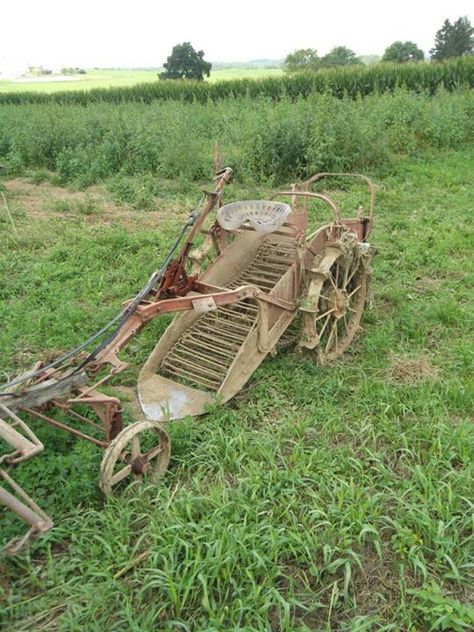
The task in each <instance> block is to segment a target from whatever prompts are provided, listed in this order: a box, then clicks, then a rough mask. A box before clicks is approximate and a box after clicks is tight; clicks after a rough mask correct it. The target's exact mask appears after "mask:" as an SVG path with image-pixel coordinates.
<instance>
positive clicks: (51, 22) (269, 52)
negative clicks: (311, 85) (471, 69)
mask: <svg viewBox="0 0 474 632" xmlns="http://www.w3.org/2000/svg"><path fill="white" fill-rule="evenodd" d="M1 4H2V7H1V25H2V29H1V33H0V58H3V59H5V58H8V59H10V60H11V61H13V62H15V63H20V64H26V63H27V64H35V65H36V64H37V65H39V64H43V65H45V66H55V67H56V66H84V67H93V66H98V67H110V66H123V67H133V66H160V65H161V64H162V63H163V62H164V61H166V57H167V55H169V53H170V51H171V48H172V46H173V45H174V44H176V43H179V42H183V41H190V42H191V43H192V44H193V46H194V47H195V48H196V49H203V50H204V52H205V58H206V59H208V60H210V61H246V60H250V59H262V58H266V59H268V58H271V59H278V58H282V57H285V56H286V55H287V54H288V53H289V52H291V51H293V50H295V49H296V48H316V49H317V51H318V53H319V54H325V53H326V52H327V51H328V50H330V49H331V48H332V47H334V46H337V45H345V46H348V47H349V48H352V49H353V50H354V51H355V52H356V53H358V54H381V53H383V51H384V49H385V48H386V46H388V45H389V44H391V43H392V42H393V41H395V40H412V41H414V42H416V43H417V44H418V45H419V46H420V48H422V49H423V50H424V51H425V52H427V51H428V50H429V49H430V48H431V47H432V46H433V40H434V34H435V32H436V31H437V30H438V28H440V26H441V25H442V23H443V21H444V20H445V19H446V18H449V19H450V20H454V19H457V18H458V17H460V16H463V15H467V16H468V17H469V18H470V19H471V21H474V20H473V16H472V14H473V10H472V6H473V2H472V0H471V1H468V0H450V1H449V2H448V1H446V0H444V1H440V0H431V1H430V0H395V1H392V2H387V1H384V0H379V1H373V0H354V1H350V0H342V1H341V0H333V1H332V2H331V1H330V0H329V1H328V0H324V1H319V2H318V1H316V0H291V1H288V2H284V1H283V2H280V3H278V2H277V0H234V1H231V2H225V1H223V0H220V1H216V0H195V1H188V0H174V1H173V0H165V1H160V0H127V1H123V0H81V1H78V0H74V1H72V0H3V1H2V3H1Z"/></svg>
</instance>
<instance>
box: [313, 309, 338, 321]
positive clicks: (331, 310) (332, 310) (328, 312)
mask: <svg viewBox="0 0 474 632" xmlns="http://www.w3.org/2000/svg"><path fill="white" fill-rule="evenodd" d="M335 310H336V308H335V307H332V308H331V309H330V310H328V311H327V312H325V313H324V314H321V316H318V317H317V318H316V320H315V321H314V322H315V323H317V322H318V320H321V318H324V317H325V316H327V315H328V314H330V313H331V312H334V311H335Z"/></svg>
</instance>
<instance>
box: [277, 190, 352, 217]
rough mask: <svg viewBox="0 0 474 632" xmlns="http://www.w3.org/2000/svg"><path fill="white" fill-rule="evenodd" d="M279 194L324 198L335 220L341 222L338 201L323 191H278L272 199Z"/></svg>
mask: <svg viewBox="0 0 474 632" xmlns="http://www.w3.org/2000/svg"><path fill="white" fill-rule="evenodd" d="M304 184H306V183H304ZM279 195H290V196H291V197H293V196H301V197H306V198H308V197H312V198H317V199H318V200H322V201H323V202H325V203H326V204H328V206H330V207H331V210H332V212H333V214H334V221H335V222H336V223H337V224H340V223H341V211H340V210H339V207H338V206H337V205H336V203H335V202H334V201H333V200H331V198H330V197H328V196H327V195H323V194H322V193H313V191H297V190H296V189H295V190H294V191H278V192H277V193H275V194H274V195H272V197H271V198H270V199H272V200H273V199H274V198H276V197H277V196H279Z"/></svg>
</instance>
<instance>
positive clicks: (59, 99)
mask: <svg viewBox="0 0 474 632" xmlns="http://www.w3.org/2000/svg"><path fill="white" fill-rule="evenodd" d="M462 86H467V87H471V88H472V87H474V57H462V58H456V59H453V60H451V61H447V62H443V63H428V62H426V63H412V64H376V65H374V66H369V67H367V66H356V67H354V66H351V67H349V68H332V69H326V70H320V71H318V72H316V73H302V74H296V75H290V76H283V77H269V78H265V79H259V80H255V79H235V80H229V81H220V82H217V83H207V82H198V81H186V82H182V81H158V80H157V81H156V82H155V83H142V84H137V85H136V86H132V87H123V88H97V89H93V90H90V91H84V90H77V91H64V92H56V93H54V94H45V93H34V92H6V93H4V94H0V104H2V103H11V104H22V103H61V104H79V105H86V104H88V103H95V102H109V103H121V102H129V101H132V102H142V103H150V102H152V101H156V100H162V101H168V100H173V101H184V102H187V103H190V102H196V101H197V102H199V103H205V102H207V101H209V100H210V101H219V100H222V99H228V98H230V97H244V96H248V97H252V98H255V97H269V98H271V99H275V100H279V99H282V98H284V97H288V98H291V99H296V98H298V97H307V96H308V95H310V94H312V93H327V94H330V95H332V96H335V97H337V98H342V97H344V96H349V97H350V98H357V97H359V96H367V95H369V94H372V93H381V92H392V91H394V90H396V89H397V88H400V87H402V88H406V89H408V90H411V91H416V92H427V93H428V94H434V93H435V92H436V91H437V90H438V89H439V88H441V87H443V88H445V89H446V90H449V91H452V90H455V89H456V88H459V87H462Z"/></svg>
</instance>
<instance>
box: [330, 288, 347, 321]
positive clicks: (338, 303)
mask: <svg viewBox="0 0 474 632" xmlns="http://www.w3.org/2000/svg"><path fill="white" fill-rule="evenodd" d="M329 307H330V309H332V310H334V311H333V314H334V317H335V318H337V319H340V318H342V317H343V316H345V315H346V313H347V308H348V307H349V295H348V293H347V292H346V290H341V289H339V288H337V289H333V290H332V291H331V293H330V294H329Z"/></svg>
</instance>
